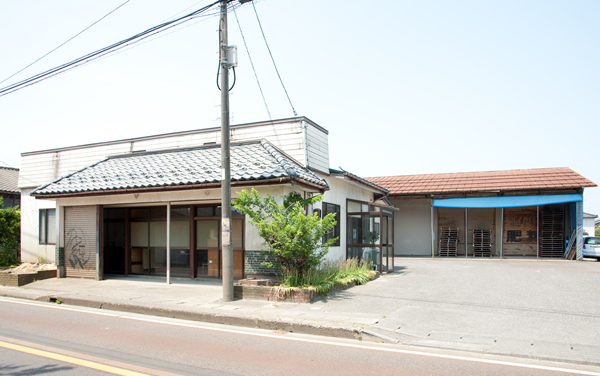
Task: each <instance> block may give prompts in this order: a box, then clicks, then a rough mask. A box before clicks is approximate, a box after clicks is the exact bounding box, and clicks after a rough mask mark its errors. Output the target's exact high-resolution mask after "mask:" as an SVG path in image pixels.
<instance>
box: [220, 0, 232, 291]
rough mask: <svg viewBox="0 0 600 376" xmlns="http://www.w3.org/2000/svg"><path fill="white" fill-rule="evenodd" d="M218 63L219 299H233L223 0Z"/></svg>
mask: <svg viewBox="0 0 600 376" xmlns="http://www.w3.org/2000/svg"><path fill="white" fill-rule="evenodd" d="M219 52H220V62H221V68H220V70H221V249H222V252H223V301H224V302H231V301H233V245H232V243H231V163H230V156H229V154H230V153H229V151H230V150H229V61H228V58H227V54H228V45H227V0H221V18H220V25H219Z"/></svg>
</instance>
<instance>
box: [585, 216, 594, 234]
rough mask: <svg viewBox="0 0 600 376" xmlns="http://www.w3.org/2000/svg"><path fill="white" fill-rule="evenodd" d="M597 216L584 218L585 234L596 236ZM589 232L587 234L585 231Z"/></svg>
mask: <svg viewBox="0 0 600 376" xmlns="http://www.w3.org/2000/svg"><path fill="white" fill-rule="evenodd" d="M595 221H596V218H583V232H584V236H596V230H595ZM586 232H587V233H588V234H587V235H585V233H586Z"/></svg>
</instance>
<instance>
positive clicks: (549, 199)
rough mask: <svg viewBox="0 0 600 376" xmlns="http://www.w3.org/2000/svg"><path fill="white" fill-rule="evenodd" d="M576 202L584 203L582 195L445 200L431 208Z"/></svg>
mask: <svg viewBox="0 0 600 376" xmlns="http://www.w3.org/2000/svg"><path fill="white" fill-rule="evenodd" d="M575 201H583V196H582V194H581V193H573V194H569V195H539V196H496V197H469V198H444V199H434V200H433V204H432V205H431V206H436V207H439V208H515V207H520V206H538V205H551V204H562V203H564V202H575Z"/></svg>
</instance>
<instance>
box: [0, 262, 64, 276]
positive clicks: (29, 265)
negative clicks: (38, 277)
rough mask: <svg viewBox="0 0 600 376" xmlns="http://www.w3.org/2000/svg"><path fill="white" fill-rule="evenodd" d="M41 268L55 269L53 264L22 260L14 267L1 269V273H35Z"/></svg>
mask: <svg viewBox="0 0 600 376" xmlns="http://www.w3.org/2000/svg"><path fill="white" fill-rule="evenodd" d="M42 270H56V265H55V264H45V263H44V264H40V263H37V262H36V263H33V262H24V263H22V264H21V265H19V266H15V267H14V268H8V269H4V270H2V272H3V273H10V274H26V273H35V272H38V271H42Z"/></svg>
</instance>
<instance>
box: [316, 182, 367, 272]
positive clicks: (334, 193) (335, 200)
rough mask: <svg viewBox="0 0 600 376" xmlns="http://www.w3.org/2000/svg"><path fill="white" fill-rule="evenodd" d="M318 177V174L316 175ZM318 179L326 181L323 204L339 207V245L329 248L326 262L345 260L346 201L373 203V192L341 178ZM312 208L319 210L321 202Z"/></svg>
mask: <svg viewBox="0 0 600 376" xmlns="http://www.w3.org/2000/svg"><path fill="white" fill-rule="evenodd" d="M318 175H319V174H318ZM319 177H321V178H324V179H325V180H327V183H328V184H329V187H330V188H331V189H330V190H329V191H327V192H325V197H324V199H323V202H328V203H331V204H336V205H340V215H341V218H338V222H339V223H340V245H339V246H338V247H330V248H329V253H328V254H327V258H326V261H337V260H345V259H346V213H347V211H346V199H354V200H359V201H365V202H373V191H371V190H370V189H368V188H367V187H366V186H362V185H359V184H357V183H353V182H350V181H349V180H347V179H344V178H343V177H335V176H326V175H319ZM314 208H318V209H321V208H322V202H319V203H317V204H315V205H314Z"/></svg>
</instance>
